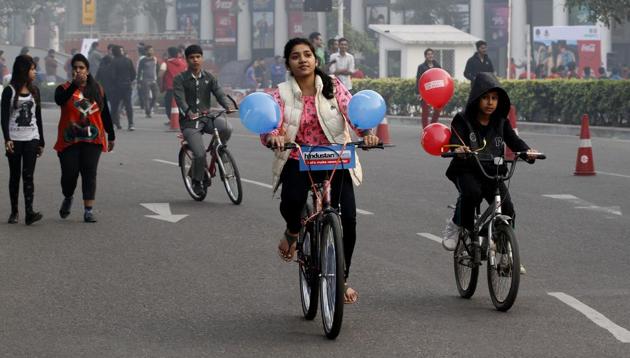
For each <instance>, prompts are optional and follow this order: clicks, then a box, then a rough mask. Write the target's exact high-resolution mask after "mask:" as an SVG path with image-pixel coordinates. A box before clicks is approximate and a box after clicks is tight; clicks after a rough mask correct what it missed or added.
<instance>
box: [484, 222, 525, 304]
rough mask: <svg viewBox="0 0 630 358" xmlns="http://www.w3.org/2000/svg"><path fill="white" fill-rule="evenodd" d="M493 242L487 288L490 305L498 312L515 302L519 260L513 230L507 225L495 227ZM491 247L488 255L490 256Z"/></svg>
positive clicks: (519, 275)
mask: <svg viewBox="0 0 630 358" xmlns="http://www.w3.org/2000/svg"><path fill="white" fill-rule="evenodd" d="M492 239H493V240H494V263H495V264H494V265H491V264H490V263H488V288H489V289H490V297H491V298H492V303H493V304H494V307H496V309H497V310H499V311H503V312H505V311H507V310H509V309H510V307H512V305H513V304H514V301H516V295H517V294H518V286H519V283H520V278H521V272H520V269H521V260H520V257H519V253H518V244H517V242H516V236H515V235H514V230H512V227H510V226H509V225H507V224H504V223H501V224H499V225H497V227H496V228H495V229H494V233H493V234H492ZM492 251H493V250H492V247H491V250H490V255H491V256H492V255H493V253H492Z"/></svg>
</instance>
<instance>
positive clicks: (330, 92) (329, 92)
mask: <svg viewBox="0 0 630 358" xmlns="http://www.w3.org/2000/svg"><path fill="white" fill-rule="evenodd" d="M297 45H306V46H308V47H309V48H310V49H311V52H312V53H313V56H315V47H313V44H311V42H310V41H309V40H307V39H305V38H301V37H296V38H293V39H291V40H289V41H288V42H287V44H286V45H284V63H285V65H286V66H287V68H288V69H289V72H290V71H291V69H290V67H289V57H290V56H291V51H293V48H294V47H295V46H297ZM317 65H319V64H318V63H317V60H316V61H315V74H316V75H318V76H319V77H320V78H321V79H322V83H323V84H324V88H323V89H322V94H323V95H324V97H326V98H328V99H333V97H334V96H335V94H334V88H333V82H332V78H330V76H328V75H327V74H326V73H324V71H322V70H320V69H319V67H318V66H317ZM291 75H293V73H291Z"/></svg>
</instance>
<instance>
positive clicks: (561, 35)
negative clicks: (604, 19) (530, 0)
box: [532, 26, 602, 76]
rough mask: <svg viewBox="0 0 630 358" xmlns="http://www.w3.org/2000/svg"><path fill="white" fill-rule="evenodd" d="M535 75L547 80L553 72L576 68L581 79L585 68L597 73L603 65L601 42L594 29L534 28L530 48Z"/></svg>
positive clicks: (565, 27) (596, 30) (577, 27)
mask: <svg viewBox="0 0 630 358" xmlns="http://www.w3.org/2000/svg"><path fill="white" fill-rule="evenodd" d="M532 55H533V57H534V63H535V64H536V67H537V70H538V71H544V72H543V73H545V74H546V75H547V76H550V75H551V73H552V70H553V69H555V70H560V71H561V70H564V71H566V70H568V69H569V68H572V67H573V66H575V68H576V69H577V71H578V73H579V74H580V75H581V74H582V73H583V71H584V68H585V67H590V68H591V70H592V71H591V72H592V73H596V72H597V69H598V68H599V67H600V66H601V64H602V58H601V38H600V33H599V29H598V28H597V26H538V27H534V44H533V48H532Z"/></svg>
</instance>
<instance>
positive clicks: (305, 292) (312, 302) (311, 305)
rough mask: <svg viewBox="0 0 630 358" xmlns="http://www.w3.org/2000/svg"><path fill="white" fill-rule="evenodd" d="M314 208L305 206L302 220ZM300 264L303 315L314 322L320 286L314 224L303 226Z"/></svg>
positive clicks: (299, 250)
mask: <svg viewBox="0 0 630 358" xmlns="http://www.w3.org/2000/svg"><path fill="white" fill-rule="evenodd" d="M312 213H313V208H312V206H311V205H310V204H308V203H307V204H306V205H304V209H303V210H302V218H307V217H310V216H311V215H312ZM297 246H298V262H299V275H300V299H301V301H302V313H303V314H304V318H306V319H307V320H309V321H310V320H312V319H313V318H315V316H316V315H317V299H318V296H319V286H318V285H317V283H318V282H317V279H318V270H317V252H318V250H317V240H315V237H314V232H313V223H308V224H306V225H303V226H302V230H300V236H299V237H298V244H297Z"/></svg>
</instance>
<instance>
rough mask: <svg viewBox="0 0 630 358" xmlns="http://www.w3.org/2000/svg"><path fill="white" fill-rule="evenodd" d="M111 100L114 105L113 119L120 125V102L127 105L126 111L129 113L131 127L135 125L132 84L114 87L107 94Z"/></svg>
mask: <svg viewBox="0 0 630 358" xmlns="http://www.w3.org/2000/svg"><path fill="white" fill-rule="evenodd" d="M107 95H108V96H109V101H110V102H111V105H112V108H111V109H112V113H111V114H112V121H113V122H114V124H115V125H116V126H117V127H120V104H121V103H122V104H123V106H125V113H127V122H128V124H129V127H133V107H132V106H131V86H129V87H114V88H113V90H112V91H111V92H110V93H108V94H107Z"/></svg>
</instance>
